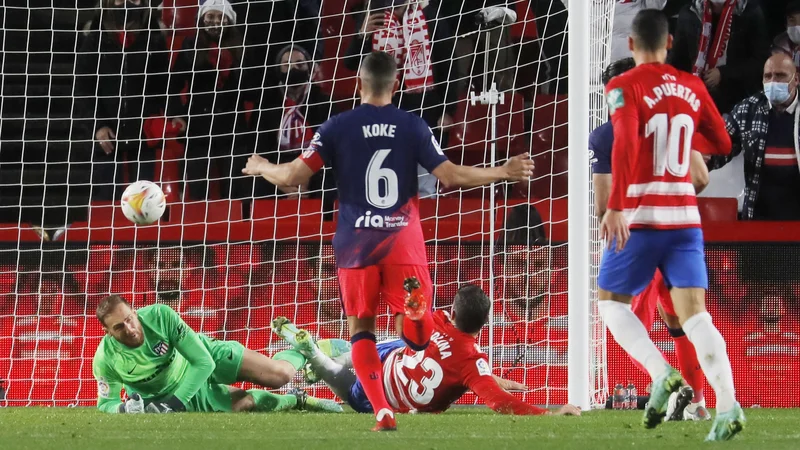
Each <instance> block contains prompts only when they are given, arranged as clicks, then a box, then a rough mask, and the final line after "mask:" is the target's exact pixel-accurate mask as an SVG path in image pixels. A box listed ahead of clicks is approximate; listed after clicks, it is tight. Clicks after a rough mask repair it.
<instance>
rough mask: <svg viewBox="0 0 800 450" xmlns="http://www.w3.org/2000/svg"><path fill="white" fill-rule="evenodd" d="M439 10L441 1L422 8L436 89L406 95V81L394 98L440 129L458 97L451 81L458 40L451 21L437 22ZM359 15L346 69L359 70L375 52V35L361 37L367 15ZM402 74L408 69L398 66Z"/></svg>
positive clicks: (347, 57)
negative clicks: (366, 56)
mask: <svg viewBox="0 0 800 450" xmlns="http://www.w3.org/2000/svg"><path fill="white" fill-rule="evenodd" d="M356 8H358V6H357V7H356ZM438 10H439V5H438V3H437V2H430V3H429V4H428V6H426V7H424V8H423V9H422V13H423V14H424V15H425V20H426V22H427V26H428V36H429V38H430V41H431V66H432V69H433V82H434V84H433V88H432V89H430V90H428V91H426V92H424V93H409V92H403V91H404V90H405V89H406V83H405V82H404V83H403V84H402V85H401V88H400V90H398V92H397V93H396V94H395V97H394V103H395V105H397V107H398V108H401V109H403V110H405V111H410V112H417V111H420V109H421V110H422V118H423V119H425V121H426V122H427V123H428V126H430V127H431V128H434V127H437V122H438V121H439V119H440V118H441V117H442V115H443V114H448V115H450V116H451V117H452V116H453V114H454V113H455V109H456V101H457V98H458V93H457V92H456V89H455V84H454V83H453V84H452V85H451V81H455V80H454V79H453V78H454V77H455V75H456V67H455V63H454V62H453V51H454V48H455V39H454V38H453V35H452V32H451V30H450V27H448V25H447V22H446V21H445V20H438V19H437V17H438ZM355 14H356V16H355V18H354V19H355V23H356V28H355V30H356V33H357V34H356V36H354V37H353V40H352V41H351V42H350V47H349V48H348V49H347V53H346V56H345V58H344V65H345V67H347V68H348V69H350V70H353V71H357V70H358V67H359V65H360V64H361V59H362V58H363V57H364V56H365V55H367V54H369V53H370V52H372V50H373V36H372V34H369V35H368V36H364V35H361V34H358V32H359V30H361V26H362V24H363V22H364V19H365V14H364V12H363V11H360V12H356V13H355ZM398 72H400V73H401V74H402V73H403V72H404V69H403V68H402V67H398Z"/></svg>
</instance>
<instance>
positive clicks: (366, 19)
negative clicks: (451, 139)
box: [344, 0, 457, 146]
mask: <svg viewBox="0 0 800 450" xmlns="http://www.w3.org/2000/svg"><path fill="white" fill-rule="evenodd" d="M438 8H439V7H438V4H437V3H434V2H430V3H429V4H427V6H424V2H420V1H418V0H371V4H370V6H369V8H368V9H367V13H366V14H359V15H358V16H357V17H356V29H357V30H359V31H358V32H357V34H356V36H355V37H354V38H353V40H352V42H351V43H350V47H349V48H348V49H347V55H346V56H345V58H344V64H345V66H346V67H347V68H348V69H350V70H358V66H359V64H360V62H361V58H362V57H363V56H364V55H365V54H367V53H369V52H371V51H386V52H388V53H390V54H394V56H395V60H396V61H397V66H398V68H399V69H401V70H399V71H398V77H399V78H400V83H401V84H400V86H401V88H400V90H399V91H398V92H397V93H395V97H394V103H395V104H396V105H397V106H398V107H399V108H401V109H404V110H406V111H411V112H417V111H420V112H421V116H422V118H423V119H425V121H426V122H427V123H428V126H430V127H431V128H437V127H438V128H439V129H440V130H441V131H446V130H447V129H449V128H450V127H452V126H453V114H454V113H455V108H456V97H457V92H456V89H455V86H453V87H451V86H450V82H451V81H455V80H453V77H454V75H455V69H454V67H453V64H452V56H453V55H452V50H453V46H454V39H453V36H452V34H451V32H450V28H449V27H448V26H447V23H446V22H445V21H443V20H438V19H437V16H438ZM439 137H441V136H437V138H439ZM439 141H440V142H442V146H446V141H445V140H444V139H439Z"/></svg>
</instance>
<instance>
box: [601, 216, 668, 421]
mask: <svg viewBox="0 0 800 450" xmlns="http://www.w3.org/2000/svg"><path fill="white" fill-rule="evenodd" d="M658 233H661V232H653V231H644V230H634V231H632V232H631V236H630V239H629V241H628V243H627V244H626V246H625V248H624V249H623V250H622V251H619V252H616V251H614V250H607V251H606V252H605V253H604V254H603V259H602V261H601V263H600V274H599V277H598V280H597V284H598V286H599V289H598V297H599V300H600V301H599V303H598V310H599V312H600V315H601V316H602V317H603V320H604V321H605V323H606V326H607V327H608V329H609V331H610V332H611V335H612V336H614V339H615V340H616V341H617V343H618V344H619V345H620V347H622V348H623V350H625V351H626V352H627V353H628V354H629V355H630V356H631V357H632V358H633V359H635V360H637V361H639V362H640V363H641V364H642V365H643V366H644V368H645V369H646V370H647V373H649V374H650V377H651V378H652V379H653V386H652V389H651V397H650V402H649V403H648V408H647V409H646V410H645V417H644V425H645V426H646V427H648V428H650V427H654V426H656V425H658V424H659V423H661V419H662V418H663V416H664V414H665V412H666V406H667V401H668V400H669V394H670V393H671V392H674V391H676V390H677V389H678V388H679V387H680V383H681V381H682V380H681V378H680V374H678V373H677V371H675V370H674V369H672V367H670V365H669V363H667V360H666V359H665V358H664V355H663V354H662V353H661V351H660V350H659V349H658V347H656V345H655V344H654V343H653V341H652V340H651V339H650V334H649V333H648V331H647V329H645V327H644V325H643V324H642V322H641V321H640V320H639V318H637V317H636V315H635V314H634V313H633V311H632V310H631V306H630V303H631V299H632V298H633V296H634V295H635V294H638V293H640V292H641V291H642V290H644V288H645V287H646V286H647V285H648V284H649V283H650V282H651V280H652V279H653V275H654V273H655V269H656V266H657V265H658V261H659V258H660V257H661V253H662V252H663V242H662V241H663V240H664V238H663V236H661V235H659V234H658ZM612 248H613V243H612Z"/></svg>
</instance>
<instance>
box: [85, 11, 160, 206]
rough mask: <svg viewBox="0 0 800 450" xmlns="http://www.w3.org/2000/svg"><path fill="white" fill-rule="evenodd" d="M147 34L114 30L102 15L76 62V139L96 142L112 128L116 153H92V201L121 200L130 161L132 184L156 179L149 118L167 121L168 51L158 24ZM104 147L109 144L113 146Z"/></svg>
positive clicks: (98, 149)
mask: <svg viewBox="0 0 800 450" xmlns="http://www.w3.org/2000/svg"><path fill="white" fill-rule="evenodd" d="M147 23H150V27H149V29H148V30H143V31H138V32H127V33H124V32H122V31H117V30H109V29H106V28H105V27H104V25H102V24H101V18H100V15H99V14H98V16H97V17H96V18H95V19H94V20H93V21H92V24H91V26H90V27H89V29H88V30H87V31H86V37H85V38H84V41H83V43H82V44H81V45H80V47H79V50H78V54H77V56H76V59H75V75H76V76H75V96H76V98H75V104H74V111H75V116H76V120H77V122H78V123H76V126H75V132H76V134H77V135H76V136H74V138H75V139H81V140H93V139H95V136H96V134H97V132H98V131H99V130H101V129H102V128H104V127H108V129H110V130H111V132H112V133H114V137H113V140H112V145H113V152H111V153H109V154H106V153H105V152H104V151H103V150H102V148H101V145H100V143H99V142H98V143H97V145H95V146H94V151H93V152H92V161H93V164H92V179H91V183H92V186H93V189H92V198H93V199H96V200H111V199H114V198H120V197H121V195H122V189H121V183H122V181H123V171H122V170H117V166H118V165H120V164H122V163H123V161H124V160H125V158H127V160H128V164H127V169H128V173H129V178H130V179H131V180H137V179H140V178H143V179H152V178H153V177H154V173H155V149H154V148H152V147H149V146H148V145H147V144H146V143H145V141H144V133H143V127H142V125H143V122H144V119H147V118H150V117H154V116H158V117H163V116H164V112H165V111H164V110H165V109H166V103H167V96H166V94H167V85H168V77H169V52H168V50H167V46H166V41H165V40H164V36H163V35H162V34H161V32H160V31H158V25H157V24H155V23H154V22H153V21H149V22H147ZM105 145H109V143H108V142H106V143H105Z"/></svg>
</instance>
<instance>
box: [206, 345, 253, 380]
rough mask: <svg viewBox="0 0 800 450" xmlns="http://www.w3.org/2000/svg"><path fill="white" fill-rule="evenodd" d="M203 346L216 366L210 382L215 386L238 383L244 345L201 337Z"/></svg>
mask: <svg viewBox="0 0 800 450" xmlns="http://www.w3.org/2000/svg"><path fill="white" fill-rule="evenodd" d="M203 337H204V339H203V341H204V344H205V345H206V348H207V349H208V352H209V353H211V358H212V359H213V360H214V363H215V364H216V366H217V367H216V368H215V369H214V373H212V374H211V382H212V383H217V384H227V385H230V384H234V383H236V382H237V381H239V370H240V369H241V368H242V360H243V359H244V345H242V344H240V343H239V342H236V341H218V340H216V339H211V338H209V337H206V336H203Z"/></svg>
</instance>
